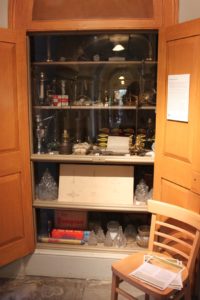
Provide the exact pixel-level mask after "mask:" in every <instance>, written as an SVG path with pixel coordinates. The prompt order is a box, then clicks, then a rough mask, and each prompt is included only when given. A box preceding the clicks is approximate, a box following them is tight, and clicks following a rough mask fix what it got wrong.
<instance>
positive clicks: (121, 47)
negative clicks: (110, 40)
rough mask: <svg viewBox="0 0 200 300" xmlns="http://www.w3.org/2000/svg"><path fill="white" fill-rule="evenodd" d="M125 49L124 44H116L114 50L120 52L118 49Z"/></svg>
mask: <svg viewBox="0 0 200 300" xmlns="http://www.w3.org/2000/svg"><path fill="white" fill-rule="evenodd" d="M124 49H125V48H124V46H122V45H121V44H115V46H114V47H113V49H112V51H116V52H118V51H122V50H124Z"/></svg>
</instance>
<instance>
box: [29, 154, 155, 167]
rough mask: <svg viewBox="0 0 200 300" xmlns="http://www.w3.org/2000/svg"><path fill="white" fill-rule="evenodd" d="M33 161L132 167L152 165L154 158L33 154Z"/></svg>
mask: <svg viewBox="0 0 200 300" xmlns="http://www.w3.org/2000/svg"><path fill="white" fill-rule="evenodd" d="M31 160H32V161H34V162H37V161H38V162H63V163H71V162H73V163H94V164H98V163H99V164H131V165H136V164H137V165H143V164H145V165H148V164H150V165H152V164H154V157H153V156H137V155H124V156H112V155H109V156H103V155H99V156H96V155H75V154H69V155H62V154H32V155H31Z"/></svg>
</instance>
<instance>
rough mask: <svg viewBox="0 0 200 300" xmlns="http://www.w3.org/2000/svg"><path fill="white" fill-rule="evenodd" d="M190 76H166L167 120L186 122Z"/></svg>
mask: <svg viewBox="0 0 200 300" xmlns="http://www.w3.org/2000/svg"><path fill="white" fill-rule="evenodd" d="M189 90H190V74H180V75H168V99H167V120H173V121H181V122H188V110H189Z"/></svg>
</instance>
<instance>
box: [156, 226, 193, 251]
mask: <svg viewBox="0 0 200 300" xmlns="http://www.w3.org/2000/svg"><path fill="white" fill-rule="evenodd" d="M155 235H157V236H160V237H163V238H164V241H163V242H162V243H165V244H169V243H170V242H172V241H173V242H176V243H179V244H181V245H183V246H184V247H187V248H188V249H189V250H191V249H192V246H191V245H190V244H189V243H187V242H185V241H183V240H181V239H179V238H177V237H174V236H172V235H169V234H165V233H162V232H159V231H155Z"/></svg>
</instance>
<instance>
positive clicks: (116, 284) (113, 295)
mask: <svg viewBox="0 0 200 300" xmlns="http://www.w3.org/2000/svg"><path fill="white" fill-rule="evenodd" d="M119 283H120V279H119V277H118V276H116V275H115V274H114V273H113V274H112V287H111V300H117V299H118V293H117V291H116V289H117V288H118V287H119Z"/></svg>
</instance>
